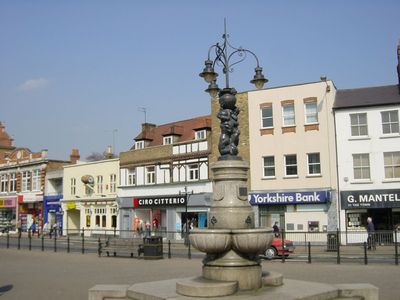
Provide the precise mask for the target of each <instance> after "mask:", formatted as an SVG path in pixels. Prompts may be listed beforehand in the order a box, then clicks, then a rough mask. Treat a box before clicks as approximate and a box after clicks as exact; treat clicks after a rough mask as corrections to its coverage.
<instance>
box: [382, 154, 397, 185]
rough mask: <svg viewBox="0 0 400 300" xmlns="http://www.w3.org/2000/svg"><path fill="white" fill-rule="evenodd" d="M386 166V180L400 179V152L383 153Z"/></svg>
mask: <svg viewBox="0 0 400 300" xmlns="http://www.w3.org/2000/svg"><path fill="white" fill-rule="evenodd" d="M383 160H384V164H385V178H386V179H393V178H400V152H385V153H383Z"/></svg>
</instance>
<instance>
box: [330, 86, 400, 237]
mask: <svg viewBox="0 0 400 300" xmlns="http://www.w3.org/2000/svg"><path fill="white" fill-rule="evenodd" d="M399 92H400V89H399V86H398V85H389V86H379V87H368V88H359V89H349V90H338V92H337V97H336V100H335V106H334V108H335V118H336V132H337V155H338V161H339V162H340V163H339V167H338V177H339V189H340V200H341V201H340V205H341V207H340V208H341V210H340V212H341V228H343V229H345V230H346V231H357V230H362V231H365V228H366V225H367V218H368V217H372V219H373V222H374V224H375V229H376V230H392V229H393V228H395V227H399V226H400V188H399V186H400V131H399V110H400V94H399Z"/></svg>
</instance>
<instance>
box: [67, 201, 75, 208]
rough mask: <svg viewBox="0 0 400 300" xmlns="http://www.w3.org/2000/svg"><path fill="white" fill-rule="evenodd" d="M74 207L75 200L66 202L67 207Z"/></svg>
mask: <svg viewBox="0 0 400 300" xmlns="http://www.w3.org/2000/svg"><path fill="white" fill-rule="evenodd" d="M74 208H76V203H75V202H67V209H74Z"/></svg>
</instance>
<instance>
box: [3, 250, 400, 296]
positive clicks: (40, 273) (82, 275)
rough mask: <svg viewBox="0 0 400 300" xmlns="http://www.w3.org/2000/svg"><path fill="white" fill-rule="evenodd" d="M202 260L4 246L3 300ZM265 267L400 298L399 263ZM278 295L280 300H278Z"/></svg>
mask: <svg viewBox="0 0 400 300" xmlns="http://www.w3.org/2000/svg"><path fill="white" fill-rule="evenodd" d="M201 265H202V264H201V259H200V258H198V257H195V258H193V259H191V260H189V259H187V258H172V259H168V258H165V259H163V260H154V261H152V260H143V259H135V258H134V259H131V258H118V257H117V258H114V257H101V258H99V257H98V256H97V255H95V254H93V253H91V254H84V255H83V254H80V253H63V252H57V253H54V252H51V251H47V252H46V251H45V252H41V251H28V250H16V249H5V248H1V249H0V299H1V300H14V299H15V300H17V299H18V300H21V299H32V300H36V299H37V300H39V299H56V300H67V299H69V300H70V299H74V300H75V299H78V300H80V299H82V300H86V299H88V290H89V288H91V287H93V286H94V285H96V284H133V283H139V282H148V281H157V280H165V279H171V278H185V277H189V276H198V275H200V274H201ZM263 270H264V271H274V272H279V273H282V274H283V275H284V277H285V278H289V279H298V280H308V281H315V282H322V283H371V284H373V285H375V286H377V287H378V288H379V289H380V299H382V300H400V266H396V265H388V264H382V265H381V264H371V265H367V266H365V265H362V264H351V263H349V264H341V265H337V264H334V263H313V264H307V263H305V262H293V261H292V262H286V263H281V262H280V261H279V260H275V261H263ZM277 300H278V299H277Z"/></svg>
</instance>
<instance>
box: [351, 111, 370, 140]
mask: <svg viewBox="0 0 400 300" xmlns="http://www.w3.org/2000/svg"><path fill="white" fill-rule="evenodd" d="M361 116H365V123H361V120H360V117H361ZM352 117H356V119H355V118H352ZM363 128H365V129H366V133H365V134H362V129H363ZM353 129H356V131H357V132H356V134H354V132H353ZM350 133H351V136H352V137H358V136H361V137H362V136H368V115H367V113H354V114H350Z"/></svg>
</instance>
